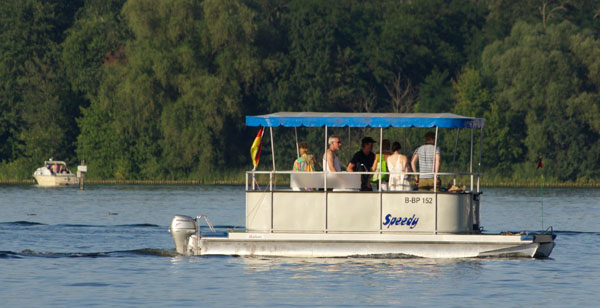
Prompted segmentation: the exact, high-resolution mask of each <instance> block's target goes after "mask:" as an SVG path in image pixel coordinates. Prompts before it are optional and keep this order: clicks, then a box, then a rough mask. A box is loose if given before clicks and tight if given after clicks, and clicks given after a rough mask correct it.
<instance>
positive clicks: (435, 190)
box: [432, 126, 438, 234]
mask: <svg viewBox="0 0 600 308" xmlns="http://www.w3.org/2000/svg"><path fill="white" fill-rule="evenodd" d="M437 141H438V127H437V126H436V127H435V139H434V140H433V170H432V171H433V193H434V194H435V201H434V202H435V204H434V207H435V215H434V216H435V228H434V231H433V233H434V234H437V232H438V191H437V189H438V187H437V172H436V171H435V167H436V166H435V160H436V159H435V156H436V155H435V154H436V153H435V152H437Z"/></svg>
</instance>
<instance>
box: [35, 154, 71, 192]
mask: <svg viewBox="0 0 600 308" xmlns="http://www.w3.org/2000/svg"><path fill="white" fill-rule="evenodd" d="M33 177H34V178H35V181H36V182H37V183H38V185H39V186H42V187H59V186H69V185H73V186H76V185H77V184H79V178H78V177H77V175H76V174H74V173H72V172H71V171H70V170H69V168H67V164H66V163H65V162H64V161H58V160H48V161H45V162H44V166H43V167H40V168H37V170H35V172H34V173H33Z"/></svg>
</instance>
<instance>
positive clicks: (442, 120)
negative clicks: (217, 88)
mask: <svg viewBox="0 0 600 308" xmlns="http://www.w3.org/2000/svg"><path fill="white" fill-rule="evenodd" d="M484 124H485V119H482V118H468V117H463V116H460V115H456V114H452V113H342V112H278V113H272V114H266V115H258V116H246V125H248V126H265V127H278V126H283V127H300V126H305V127H322V126H328V127H346V126H348V127H423V128H431V127H436V126H437V127H442V128H483V126H484Z"/></svg>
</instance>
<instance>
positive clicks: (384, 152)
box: [371, 139, 392, 190]
mask: <svg viewBox="0 0 600 308" xmlns="http://www.w3.org/2000/svg"><path fill="white" fill-rule="evenodd" d="M390 155H392V152H391V151H390V140H389V139H383V140H382V141H381V157H380V156H379V153H377V152H376V153H375V163H374V164H373V167H371V171H373V172H379V171H381V172H388V170H389V169H388V167H387V159H388V157H390ZM388 178H389V176H388V175H387V174H382V175H381V189H382V190H388ZM373 185H379V177H378V175H377V174H375V175H373V177H372V178H371V186H373Z"/></svg>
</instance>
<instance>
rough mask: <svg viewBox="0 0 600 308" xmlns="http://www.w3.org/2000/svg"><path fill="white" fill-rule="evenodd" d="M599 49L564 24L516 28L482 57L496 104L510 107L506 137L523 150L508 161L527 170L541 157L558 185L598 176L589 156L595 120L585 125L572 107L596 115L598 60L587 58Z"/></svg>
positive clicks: (519, 25)
mask: <svg viewBox="0 0 600 308" xmlns="http://www.w3.org/2000/svg"><path fill="white" fill-rule="evenodd" d="M599 43H600V42H598V41H597V40H596V39H595V38H594V37H593V35H592V33H591V32H589V31H581V30H580V29H579V28H578V27H577V26H575V25H573V24H571V23H570V22H566V21H565V22H562V23H560V24H555V25H548V26H547V27H546V29H545V31H544V29H543V28H542V25H539V24H538V25H529V24H525V23H517V24H516V25H515V27H514V28H513V30H512V32H511V35H510V36H509V37H507V38H506V39H505V40H504V41H502V42H500V41H498V42H495V43H494V44H492V45H490V46H488V47H487V48H486V50H485V51H484V53H483V68H484V71H485V74H486V75H488V76H490V78H492V79H493V80H494V81H495V83H496V85H495V87H494V92H495V93H496V94H495V95H496V97H497V102H498V103H499V104H503V105H507V106H510V107H509V109H508V110H507V111H506V113H505V114H508V115H513V116H514V117H515V118H516V119H518V121H513V123H514V124H515V125H511V126H510V130H511V131H513V133H512V134H510V135H511V136H513V137H514V138H515V139H517V140H521V142H522V146H521V148H523V149H526V151H525V154H524V155H522V156H521V157H520V158H519V159H516V160H514V161H513V162H515V163H516V162H523V163H524V164H523V165H517V166H520V168H525V170H527V169H528V168H526V167H523V166H526V165H527V164H526V163H527V162H528V163H529V165H530V166H533V165H534V162H535V161H537V158H538V157H544V158H545V159H546V165H547V169H548V170H549V172H550V173H551V174H553V175H554V176H556V177H557V178H558V179H560V180H575V179H577V177H578V175H579V176H582V175H585V176H588V175H589V176H591V174H589V173H595V172H597V171H596V170H598V167H599V166H598V160H595V162H593V163H592V162H590V161H589V154H588V153H591V152H590V150H592V149H596V148H597V147H598V131H597V130H594V128H593V127H594V126H595V125H596V123H597V121H598V118H596V119H595V120H592V121H591V122H590V121H586V120H585V117H583V118H582V117H581V114H577V113H576V111H575V109H574V108H573V106H575V105H576V106H580V107H582V106H586V107H584V108H585V110H586V112H592V113H594V112H596V110H598V100H597V99H596V98H595V95H597V91H598V90H597V89H598V88H597V84H595V82H594V76H595V71H596V66H597V65H598V62H597V61H598V60H597V58H596V59H593V60H592V58H593V57H594V52H593V50H595V49H597V48H598V46H600V45H598V44H599ZM583 46H586V47H585V48H587V51H584V47H583ZM584 54H585V56H584ZM567 110H570V112H568V111H567ZM585 167H587V168H589V169H583V168H585ZM590 167H591V168H590Z"/></svg>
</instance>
